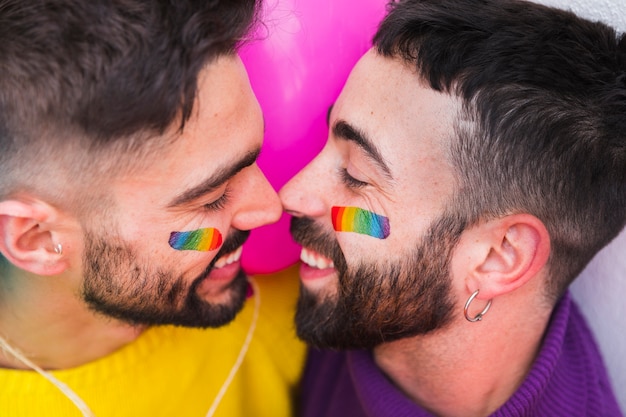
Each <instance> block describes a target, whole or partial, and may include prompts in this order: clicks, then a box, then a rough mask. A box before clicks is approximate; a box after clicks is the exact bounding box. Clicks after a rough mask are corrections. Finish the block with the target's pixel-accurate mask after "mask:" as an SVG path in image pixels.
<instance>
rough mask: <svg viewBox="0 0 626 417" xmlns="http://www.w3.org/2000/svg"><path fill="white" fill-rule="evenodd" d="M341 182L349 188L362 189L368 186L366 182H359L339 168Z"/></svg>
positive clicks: (346, 171) (345, 170)
mask: <svg viewBox="0 0 626 417" xmlns="http://www.w3.org/2000/svg"><path fill="white" fill-rule="evenodd" d="M340 175H341V181H342V182H343V183H344V184H345V185H346V186H347V187H349V188H363V187H365V186H367V185H369V184H368V183H366V182H363V181H359V180H357V179H356V178H354V177H353V176H352V175H350V174H349V173H348V170H347V169H345V168H341V170H340Z"/></svg>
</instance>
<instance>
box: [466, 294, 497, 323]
mask: <svg viewBox="0 0 626 417" xmlns="http://www.w3.org/2000/svg"><path fill="white" fill-rule="evenodd" d="M477 295H478V290H476V291H474V293H473V294H472V295H470V298H468V299H467V302H466V303H465V308H464V309H463V314H465V318H466V319H467V321H470V322H472V323H475V322H477V321H481V320H482V319H483V316H484V315H485V314H487V311H489V307H491V300H489V301H487V305H486V306H485V308H484V309H483V311H481V312H480V313H478V314H476V315H475V316H474V317H470V316H469V314H468V310H469V306H470V304H472V301H474V298H476V296H477Z"/></svg>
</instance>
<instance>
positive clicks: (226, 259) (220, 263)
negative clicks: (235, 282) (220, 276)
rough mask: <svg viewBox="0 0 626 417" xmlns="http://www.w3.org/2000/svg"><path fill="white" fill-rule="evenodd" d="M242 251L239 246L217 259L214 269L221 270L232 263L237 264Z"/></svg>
mask: <svg viewBox="0 0 626 417" xmlns="http://www.w3.org/2000/svg"><path fill="white" fill-rule="evenodd" d="M242 250H243V247H242V246H239V247H238V248H237V250H235V251H233V252H231V253H227V254H226V255H224V256H222V257H221V258H219V259H218V260H217V261H216V262H215V265H214V268H223V267H225V266H226V265H230V264H232V263H233V262H237V261H238V260H239V259H240V258H241V251H242Z"/></svg>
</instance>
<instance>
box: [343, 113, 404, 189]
mask: <svg viewBox="0 0 626 417" xmlns="http://www.w3.org/2000/svg"><path fill="white" fill-rule="evenodd" d="M333 135H334V136H335V137H336V138H337V139H343V140H347V141H350V142H354V143H355V144H356V145H357V146H358V147H359V148H361V149H362V150H363V151H364V152H365V153H366V154H367V156H368V157H369V158H370V159H372V160H373V161H374V163H375V164H376V165H378V167H379V168H380V169H381V170H382V171H383V172H384V173H385V175H386V176H387V178H389V179H393V176H392V175H391V170H390V169H389V167H388V166H387V164H386V163H385V159H384V158H383V157H382V155H381V153H380V151H379V150H378V147H376V145H374V143H373V142H372V141H371V140H369V139H368V137H367V136H366V135H365V133H363V132H362V131H361V130H359V129H357V128H356V127H353V126H351V125H350V124H349V123H348V122H346V121H345V120H338V121H337V122H336V123H335V124H334V125H333Z"/></svg>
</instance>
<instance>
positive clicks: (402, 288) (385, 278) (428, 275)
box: [291, 217, 463, 349]
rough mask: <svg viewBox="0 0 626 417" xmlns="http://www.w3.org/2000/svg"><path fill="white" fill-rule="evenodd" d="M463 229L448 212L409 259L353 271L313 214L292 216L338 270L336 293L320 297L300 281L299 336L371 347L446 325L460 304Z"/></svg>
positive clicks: (299, 235) (301, 237)
mask: <svg viewBox="0 0 626 417" xmlns="http://www.w3.org/2000/svg"><path fill="white" fill-rule="evenodd" d="M457 223H458V222H457ZM462 230H463V228H462V226H461V225H459V224H456V223H455V222H454V221H453V218H452V217H442V218H441V219H439V220H438V221H435V222H433V224H432V225H431V228H430V230H429V231H428V233H426V235H425V236H424V238H422V239H421V240H420V241H418V244H417V247H416V248H414V249H413V250H410V251H407V254H406V256H404V257H403V259H404V260H403V261H401V262H396V263H390V262H378V263H368V264H366V263H361V264H360V265H357V266H356V267H355V268H353V269H348V267H347V264H346V260H345V258H344V256H343V253H342V252H341V249H340V247H339V245H338V243H337V241H336V239H334V236H332V235H329V234H327V233H325V232H324V231H323V230H322V229H321V228H320V227H318V226H317V225H316V224H315V223H314V222H313V221H312V220H311V219H308V218H293V219H292V223H291V233H292V235H293V237H294V240H295V241H296V242H298V243H300V244H301V245H303V246H305V247H308V248H311V249H312V250H315V251H317V252H319V253H320V254H322V255H324V256H326V257H328V258H330V259H332V260H333V262H334V263H335V268H336V269H337V273H338V276H339V282H338V288H337V293H336V295H334V296H326V297H322V299H320V297H319V296H318V295H316V294H313V293H311V292H309V291H308V290H307V289H306V288H305V287H304V286H302V285H301V286H300V297H299V300H298V305H297V311H296V327H297V332H298V336H299V337H300V338H302V339H303V340H305V341H306V342H308V343H310V344H311V345H313V346H315V347H318V348H330V349H370V348H373V347H375V346H377V345H379V344H381V343H385V342H391V341H394V340H398V339H401V338H405V337H411V336H415V335H420V334H426V333H429V332H432V331H434V330H436V329H440V328H442V327H444V326H445V325H446V324H447V323H448V322H449V321H450V320H451V317H452V309H453V306H454V300H453V299H452V295H451V283H450V274H449V262H450V257H451V252H452V249H453V248H454V246H455V245H456V242H457V241H458V238H459V236H460V232H461V231H462Z"/></svg>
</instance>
